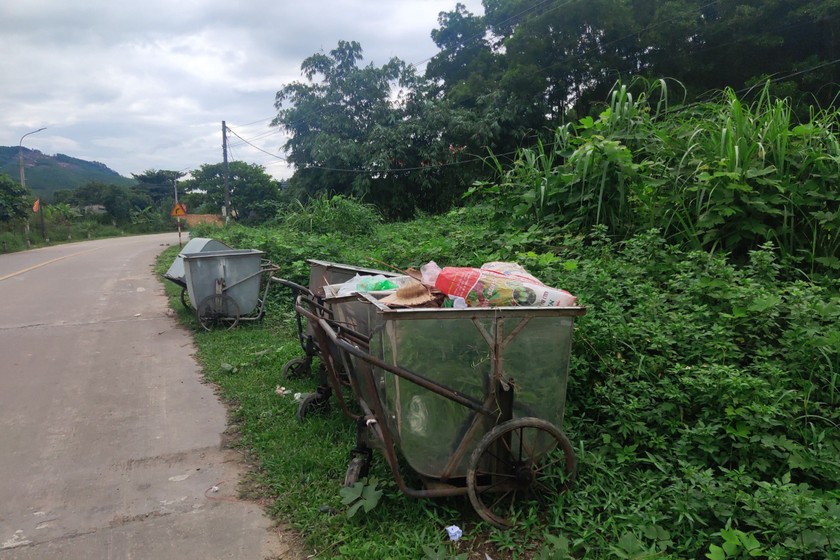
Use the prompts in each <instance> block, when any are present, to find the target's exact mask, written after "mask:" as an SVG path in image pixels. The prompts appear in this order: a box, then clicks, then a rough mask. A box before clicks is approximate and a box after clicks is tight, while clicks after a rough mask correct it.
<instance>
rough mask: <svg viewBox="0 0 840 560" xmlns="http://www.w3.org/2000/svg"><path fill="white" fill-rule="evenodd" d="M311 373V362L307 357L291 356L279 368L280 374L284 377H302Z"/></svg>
mask: <svg viewBox="0 0 840 560" xmlns="http://www.w3.org/2000/svg"><path fill="white" fill-rule="evenodd" d="M310 373H312V363H311V360H310V359H307V358H292V359H291V360H289V361H288V362H286V363H285V364H283V369H281V370H280V375H282V376H283V377H284V378H286V379H303V378H304V377H309V374H310Z"/></svg>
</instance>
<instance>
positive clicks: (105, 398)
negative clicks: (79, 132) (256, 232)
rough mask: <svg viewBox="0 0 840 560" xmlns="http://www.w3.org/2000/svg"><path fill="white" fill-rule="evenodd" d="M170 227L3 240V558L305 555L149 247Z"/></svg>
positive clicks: (159, 246) (170, 239)
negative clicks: (261, 489) (227, 439)
mask: <svg viewBox="0 0 840 560" xmlns="http://www.w3.org/2000/svg"><path fill="white" fill-rule="evenodd" d="M177 243H178V236H177V234H163V235H152V236H139V237H131V238H124V239H109V240H101V241H90V242H84V243H74V244H68V245H61V246H56V247H49V248H46V249H38V250H34V251H27V252H22V253H14V254H8V255H0V560H24V559H27V560H28V559H38V560H41V559H52V558H55V559H62V560H73V559H86V560H87V559H97V560H99V559H115V560H116V559H121V560H122V559H137V560H140V559H150V560H151V559H154V560H168V559H173V560H174V559H178V560H191V559H195V560H199V559H201V560H212V559H224V558H230V559H241V560H249V559H254V560H262V559H266V558H272V559H274V558H284V559H285V558H298V557H299V554H297V553H296V552H295V551H294V550H293V548H292V547H293V543H291V541H288V540H287V539H288V537H284V535H283V534H282V533H281V532H280V531H278V530H276V529H275V528H274V527H273V525H272V522H271V521H270V520H269V519H268V518H266V517H265V516H264V514H263V512H262V510H261V508H260V507H258V506H257V505H255V504H251V503H247V502H243V501H239V500H237V499H236V489H237V483H238V480H239V477H240V475H241V472H242V468H243V467H242V460H241V459H242V458H241V457H240V456H239V454H238V453H236V452H235V451H232V450H229V449H225V448H224V447H223V446H222V444H221V443H222V441H221V438H222V434H223V432H224V431H225V428H226V411H225V408H224V406H223V405H222V404H221V403H220V402H219V400H218V399H217V397H216V396H215V394H214V391H213V388H212V387H211V386H209V385H206V384H203V383H202V378H201V376H200V372H199V369H198V367H197V365H196V362H195V360H194V359H193V357H192V354H193V352H194V348H193V345H192V338H191V335H190V333H189V332H188V331H186V330H185V329H183V328H181V327H178V326H177V325H176V321H175V319H174V317H173V316H172V313H171V311H170V310H169V309H168V306H167V301H166V298H165V296H164V292H163V287H162V286H161V284H160V281H159V280H158V279H157V278H156V277H155V275H154V273H153V269H152V266H153V262H154V259H155V257H156V256H157V255H158V254H159V253H160V252H161V251H162V250H163V249H164V248H165V247H166V246H167V245H169V244H177Z"/></svg>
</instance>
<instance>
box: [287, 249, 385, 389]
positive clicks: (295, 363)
mask: <svg viewBox="0 0 840 560" xmlns="http://www.w3.org/2000/svg"><path fill="white" fill-rule="evenodd" d="M306 263H307V264H308V265H309V286H308V287H305V286H301V285H300V284H297V283H295V282H292V281H291V280H286V279H283V278H272V279H271V281H272V282H275V283H278V284H280V285H282V286H284V287H286V288H289V289H290V290H291V292H292V301H293V302H296V301H297V298H298V296H300V295H303V296H305V297H307V298H309V299H311V300H313V301H316V302H321V303H323V298H324V297H327V296H332V295H333V294H332V293H325V291H324V290H325V287H327V286H332V285H337V284H342V283H344V282H346V281H347V280H350V279H351V278H353V277H355V276H357V275H358V276H378V275H381V276H386V277H393V276H396V273H394V272H388V271H384V270H377V269H375V268H363V267H358V266H353V265H349V264H343V263H336V262H330V261H322V260H316V259H307V260H306ZM304 319H305V317H302V316H301V315H300V314H296V316H295V321H296V323H297V333H298V341H299V342H300V346H301V349H302V350H303V356H300V357H297V358H292V359H291V360H289V361H288V362H286V363H285V364H284V365H283V368H282V370H281V375H282V376H283V377H286V378H300V377H307V376H309V375H310V374H311V373H312V360H313V359H314V358H316V357H318V356H319V354H320V350H319V348H318V344H317V343H316V341H315V333H314V330H313V326H312V323H311V322H309V321H306V320H304Z"/></svg>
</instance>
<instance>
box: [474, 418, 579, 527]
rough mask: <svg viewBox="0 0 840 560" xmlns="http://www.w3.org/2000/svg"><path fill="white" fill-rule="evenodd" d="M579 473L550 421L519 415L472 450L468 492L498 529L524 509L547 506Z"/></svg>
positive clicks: (566, 442) (569, 447)
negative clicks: (520, 416)
mask: <svg viewBox="0 0 840 560" xmlns="http://www.w3.org/2000/svg"><path fill="white" fill-rule="evenodd" d="M575 471H576V461H575V453H574V450H573V449H572V444H571V442H570V441H569V439H568V438H567V437H566V436H565V435H564V434H563V432H561V431H560V429H559V428H557V427H556V426H555V425H554V424H552V423H551V422H547V421H545V420H541V419H539V418H516V419H514V420H509V421H508V422H504V423H503V424H499V425H498V426H496V427H495V428H493V429H492V430H490V431H489V432H487V434H485V436H484V437H483V438H481V441H479V442H478V446H477V447H476V448H475V451H473V454H472V457H471V458H470V467H469V469H468V470H467V493H468V494H469V496H470V502H471V503H472V505H473V508H474V509H475V511H476V512H478V514H479V515H480V516H481V517H482V519H484V520H485V521H487V522H489V523H491V524H493V525H495V526H496V527H499V528H502V529H505V528H508V527H511V526H512V525H513V524H514V522H515V520H516V517H517V513H518V512H520V511H526V510H527V509H528V508H529V507H532V506H533V505H534V504H535V503H536V504H537V505H539V506H541V507H542V508H545V507H548V503H547V501H548V500H551V498H552V497H554V496H555V495H556V494H558V493H559V492H563V491H565V490H566V489H567V488H568V487H569V485H570V484H571V482H572V480H573V479H574V476H575Z"/></svg>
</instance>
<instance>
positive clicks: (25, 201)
mask: <svg viewBox="0 0 840 560" xmlns="http://www.w3.org/2000/svg"><path fill="white" fill-rule="evenodd" d="M29 196H30V192H29V189H27V188H26V187H22V186H21V185H20V183H17V182H16V181H14V180H13V179H12V178H11V177H9V176H8V175H6V174H5V173H0V222H10V221H13V220H19V219H23V218H25V217H26V215H27V212H29V204H30V200H29Z"/></svg>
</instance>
